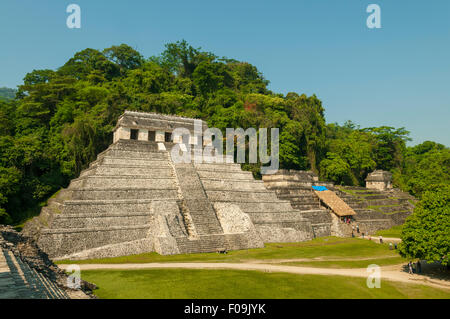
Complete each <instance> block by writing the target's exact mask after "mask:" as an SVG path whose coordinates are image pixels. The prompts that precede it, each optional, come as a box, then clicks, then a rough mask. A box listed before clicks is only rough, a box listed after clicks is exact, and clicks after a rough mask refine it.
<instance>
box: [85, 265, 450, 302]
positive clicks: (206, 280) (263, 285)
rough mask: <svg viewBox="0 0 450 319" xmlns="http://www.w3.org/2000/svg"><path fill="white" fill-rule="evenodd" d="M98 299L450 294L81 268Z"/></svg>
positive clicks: (273, 277) (240, 275)
mask: <svg viewBox="0 0 450 319" xmlns="http://www.w3.org/2000/svg"><path fill="white" fill-rule="evenodd" d="M81 275H82V279H84V280H87V281H89V282H93V283H95V284H96V285H97V286H98V287H99V289H98V290H95V291H94V293H95V294H96V295H97V296H98V297H100V298H112V299H114V298H124V299H127V298H146V299H147V298H150V299H171V298H183V299H186V298H189V299H208V298H212V299H232V298H238V299H239V298H247V299H252V298H256V299H260V298H279V299H293V298H361V299H362V298H364V299H366V298H446V299H448V298H450V293H449V291H445V290H441V289H435V288H431V287H427V286H423V285H411V284H403V283H394V282H388V281H382V282H381V288H379V289H377V288H373V289H369V288H367V286H366V279H364V278H353V277H343V276H321V275H294V274H285V273H264V272H258V271H241V270H199V269H193V270H190V269H148V270H92V271H82V274H81Z"/></svg>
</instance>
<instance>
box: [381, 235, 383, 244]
mask: <svg viewBox="0 0 450 319" xmlns="http://www.w3.org/2000/svg"><path fill="white" fill-rule="evenodd" d="M382 243H383V236H380V244H382Z"/></svg>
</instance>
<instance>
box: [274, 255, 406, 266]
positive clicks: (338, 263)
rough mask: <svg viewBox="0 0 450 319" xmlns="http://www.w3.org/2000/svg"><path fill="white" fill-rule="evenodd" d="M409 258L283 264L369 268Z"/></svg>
mask: <svg viewBox="0 0 450 319" xmlns="http://www.w3.org/2000/svg"><path fill="white" fill-rule="evenodd" d="M408 261H409V260H408V259H405V258H402V257H391V258H373V259H368V260H324V261H301V262H286V263H283V265H290V266H305V267H318V268H367V266H369V265H372V264H375V265H378V266H389V265H397V264H402V263H407V262H408Z"/></svg>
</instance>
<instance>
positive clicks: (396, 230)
mask: <svg viewBox="0 0 450 319" xmlns="http://www.w3.org/2000/svg"><path fill="white" fill-rule="evenodd" d="M402 227H403V225H398V226H393V227H392V228H389V229H384V230H379V231H377V232H376V233H375V235H376V236H383V237H388V238H389V237H390V238H400V234H401V232H402Z"/></svg>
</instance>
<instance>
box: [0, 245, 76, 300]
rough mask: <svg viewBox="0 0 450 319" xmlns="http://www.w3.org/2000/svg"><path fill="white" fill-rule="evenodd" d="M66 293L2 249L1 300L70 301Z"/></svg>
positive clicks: (0, 266)
mask: <svg viewBox="0 0 450 319" xmlns="http://www.w3.org/2000/svg"><path fill="white" fill-rule="evenodd" d="M68 298H69V296H68V295H67V294H66V292H65V291H64V290H63V289H61V288H60V287H58V286H57V285H56V284H55V283H54V282H52V281H50V280H49V279H48V278H46V277H45V276H44V275H42V274H41V273H39V272H37V271H36V270H35V269H34V268H31V267H30V266H29V265H28V264H27V263H25V262H23V261H22V260H21V259H20V258H19V257H16V256H15V255H14V254H13V253H12V252H11V251H9V250H6V249H1V248H0V299H68Z"/></svg>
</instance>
